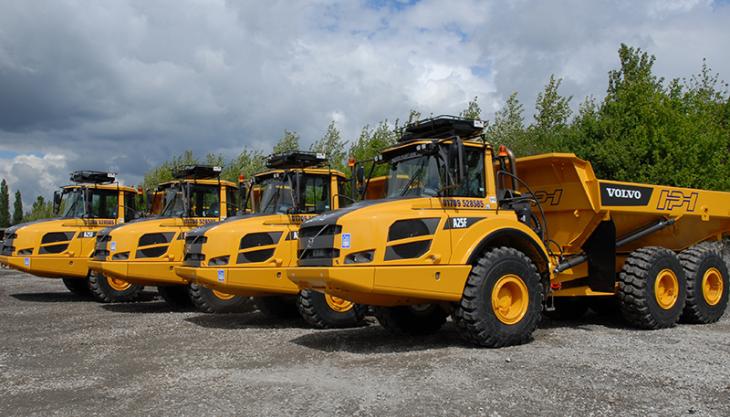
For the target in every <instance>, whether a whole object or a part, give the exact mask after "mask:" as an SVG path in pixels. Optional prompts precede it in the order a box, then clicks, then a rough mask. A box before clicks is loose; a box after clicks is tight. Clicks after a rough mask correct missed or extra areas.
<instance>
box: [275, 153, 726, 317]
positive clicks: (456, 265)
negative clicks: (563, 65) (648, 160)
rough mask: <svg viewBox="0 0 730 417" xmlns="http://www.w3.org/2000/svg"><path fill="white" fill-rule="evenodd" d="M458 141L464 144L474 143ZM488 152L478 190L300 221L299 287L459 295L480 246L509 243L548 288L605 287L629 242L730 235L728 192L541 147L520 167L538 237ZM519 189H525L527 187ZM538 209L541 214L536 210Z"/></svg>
mask: <svg viewBox="0 0 730 417" xmlns="http://www.w3.org/2000/svg"><path fill="white" fill-rule="evenodd" d="M465 145H467V150H469V149H470V147H475V148H476V147H478V145H477V144H473V143H465ZM411 146H413V145H412V144H411ZM473 152H476V151H473ZM484 155H485V156H484V158H485V161H486V163H485V164H484V167H485V168H484V173H483V178H484V183H483V184H484V187H485V192H484V193H483V196H479V197H469V196H466V197H429V198H426V197H418V198H405V197H404V198H396V199H389V200H384V201H379V202H372V203H364V204H360V205H355V206H353V207H350V208H347V209H344V210H339V211H337V212H334V213H332V214H328V215H326V216H320V217H316V218H314V219H312V220H310V221H308V222H305V223H304V224H303V225H302V229H301V232H300V241H299V254H300V261H299V265H300V268H298V269H296V270H292V271H290V272H289V278H290V279H291V280H292V281H294V282H296V283H297V284H298V285H299V286H300V287H302V288H315V289H318V290H322V291H327V292H328V293H331V294H333V295H337V296H339V297H343V298H347V299H350V300H352V301H354V302H359V303H367V304H374V305H383V306H389V305H390V306H392V305H408V304H420V303H428V302H443V301H448V302H455V301H458V300H460V299H461V297H462V294H463V291H464V286H465V283H466V280H467V277H468V275H469V273H470V272H471V270H472V266H473V264H474V262H475V259H478V256H479V255H480V254H481V253H482V252H483V250H484V248H485V247H490V246H509V247H515V248H517V249H518V250H520V251H522V252H524V253H526V254H527V255H528V256H529V257H530V258H531V259H532V261H533V263H534V264H535V265H536V267H537V268H538V270H539V272H540V274H541V275H542V276H543V277H545V279H549V280H550V282H551V283H554V284H555V285H554V286H553V288H554V291H553V293H552V294H553V295H555V296H570V295H611V294H613V293H614V291H615V290H614V288H615V279H616V273H615V271H617V270H619V269H620V268H621V267H622V265H623V261H624V259H625V256H626V255H627V254H628V253H629V252H631V251H632V250H633V249H636V248H639V247H644V246H663V247H666V248H669V249H671V250H673V251H680V250H682V249H685V248H687V247H689V246H691V245H693V244H696V243H698V242H702V241H705V240H712V239H719V238H721V237H722V236H723V235H727V234H728V233H729V232H730V193H725V192H714V191H704V190H692V189H685V188H677V187H667V186H657V185H645V184H631V183H624V182H616V181H607V180H598V179H597V178H596V177H595V174H594V172H593V170H592V168H591V165H590V163H588V162H586V161H583V160H581V159H579V158H577V157H576V156H575V155H573V154H546V155H538V156H533V157H528V158H522V159H519V160H518V162H517V164H516V165H517V175H518V176H519V178H521V179H522V180H523V181H524V183H526V184H527V185H528V186H529V187H530V189H531V190H533V191H534V192H535V194H536V196H537V199H538V200H539V201H540V202H541V206H542V209H543V211H544V213H545V224H546V225H544V226H543V227H545V228H546V229H547V233H546V236H545V239H542V237H541V236H539V234H538V233H537V231H536V230H535V228H534V227H530V225H529V224H528V223H526V222H525V221H523V220H521V219H520V218H518V216H517V213H516V212H515V211H514V210H505V209H501V208H500V207H499V205H498V201H499V200H498V192H499V187H498V186H497V184H496V182H497V179H496V177H497V172H496V171H497V168H496V165H495V164H496V162H492V161H496V160H497V159H498V158H497V157H496V155H494V154H493V151H492V150H491V148H490V147H488V146H487V147H485V148H484ZM478 175H482V173H478ZM521 191H522V193H523V195H524V193H526V192H527V190H526V189H525V188H524V187H522V188H521ZM533 215H534V216H535V217H536V218H538V220H540V221H542V219H541V218H540V217H541V215H540V212H539V210H537V209H536V208H533ZM667 219H668V220H670V225H668V226H666V227H664V228H662V229H660V230H658V231H655V232H653V233H650V234H648V235H646V236H644V237H641V238H639V239H637V240H634V241H632V242H631V243H629V244H626V245H623V246H620V247H618V248H615V242H616V240H620V239H621V238H622V237H625V236H630V235H632V234H635V233H636V232H638V231H640V230H642V229H644V228H646V227H648V226H651V225H654V224H656V223H657V222H659V221H661V220H667ZM672 221H673V222H674V223H673V224H671V222H672ZM325 226H329V227H325ZM413 230H415V232H414V231H413ZM599 232H600V233H599ZM544 241H545V242H547V241H550V242H551V243H550V247H548V246H547V245H546V244H545V243H544ZM588 243H591V248H590V253H591V257H590V258H591V260H590V262H582V263H579V264H577V265H575V266H573V267H570V268H565V269H563V270H561V271H559V272H556V268H557V267H558V266H559V265H560V263H561V262H563V261H565V260H567V259H570V258H571V256H579V255H580V254H585V252H586V246H587V244H588ZM603 244H605V248H606V250H605V251H603V252H611V254H610V256H609V257H603V258H601V259H598V258H600V256H599V257H596V256H594V255H595V254H597V253H600V252H601V249H600V248H601V246H602V245H603ZM357 253H368V254H369V255H368V256H370V257H371V260H370V261H369V262H363V263H354V262H349V261H348V259H349V258H348V257H352V256H353V255H354V254H357ZM315 255H316V256H315ZM320 255H321V256H320ZM606 263H611V264H612V265H611V267H610V268H608V267H607V266H606ZM597 267H601V268H603V269H602V271H603V274H602V276H600V277H599V278H596V279H593V278H592V280H593V281H595V282H593V281H591V282H589V280H587V277H588V276H589V270H592V271H593V272H595V268H597ZM604 267H605V268H604ZM610 271H613V273H610ZM598 275H600V274H597V276H598ZM569 281H570V282H571V283H570V284H569V283H568V282H569Z"/></svg>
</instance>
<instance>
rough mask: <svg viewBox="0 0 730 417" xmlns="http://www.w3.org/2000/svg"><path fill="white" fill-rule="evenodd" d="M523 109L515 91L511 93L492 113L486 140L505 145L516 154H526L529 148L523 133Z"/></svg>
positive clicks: (495, 144) (496, 144) (497, 144)
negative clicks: (492, 120) (492, 118)
mask: <svg viewBox="0 0 730 417" xmlns="http://www.w3.org/2000/svg"><path fill="white" fill-rule="evenodd" d="M523 113H524V109H523V107H522V104H521V103H520V101H519V99H518V98H517V92H514V93H512V94H511V95H510V96H509V98H508V99H507V101H506V102H505V104H504V106H503V107H502V108H501V109H500V110H499V111H497V112H496V113H495V114H494V122H493V123H491V124H490V125H489V127H488V128H487V141H488V142H490V143H492V145H494V146H499V145H506V146H507V147H509V148H511V149H512V150H513V151H514V152H515V154H516V155H526V154H528V153H529V151H530V150H531V146H530V145H529V144H528V143H527V140H526V139H527V137H526V135H525V119H524V116H523Z"/></svg>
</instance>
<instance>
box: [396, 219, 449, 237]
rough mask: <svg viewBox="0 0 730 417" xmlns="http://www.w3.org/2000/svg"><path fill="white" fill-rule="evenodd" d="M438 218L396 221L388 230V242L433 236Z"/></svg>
mask: <svg viewBox="0 0 730 417" xmlns="http://www.w3.org/2000/svg"><path fill="white" fill-rule="evenodd" d="M439 220H441V219H439V218H438V217H434V218H426V219H408V220H398V221H397V222H395V223H393V224H392V225H390V229H389V230H388V242H390V241H391V240H400V239H408V238H411V237H416V236H429V235H432V234H434V232H435V231H436V228H437V227H438V225H439Z"/></svg>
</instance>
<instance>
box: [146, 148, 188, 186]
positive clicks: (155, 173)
mask: <svg viewBox="0 0 730 417" xmlns="http://www.w3.org/2000/svg"><path fill="white" fill-rule="evenodd" d="M199 163H200V162H199V161H198V159H197V158H196V157H195V156H194V155H193V151H190V150H187V151H184V152H183V153H182V154H180V155H176V156H173V157H172V159H171V160H169V161H165V162H163V163H162V164H160V165H159V166H157V167H155V168H152V169H150V170H149V171H147V173H146V174H145V175H144V182H143V185H144V188H146V189H154V188H156V187H157V186H158V185H160V184H161V183H163V182H166V181H172V180H173V175H172V174H173V171H174V170H175V169H176V168H179V167H183V166H186V165H196V164H199Z"/></svg>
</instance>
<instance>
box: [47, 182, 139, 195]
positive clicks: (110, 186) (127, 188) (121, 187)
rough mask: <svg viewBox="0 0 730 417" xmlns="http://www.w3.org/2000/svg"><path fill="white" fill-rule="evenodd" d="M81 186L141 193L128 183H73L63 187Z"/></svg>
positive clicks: (70, 188)
mask: <svg viewBox="0 0 730 417" xmlns="http://www.w3.org/2000/svg"><path fill="white" fill-rule="evenodd" d="M81 187H86V188H94V189H97V190H121V191H124V192H130V193H139V190H138V189H136V188H134V187H130V186H128V185H120V184H72V185H64V186H63V187H61V188H63V189H64V190H72V189H75V188H81Z"/></svg>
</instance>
